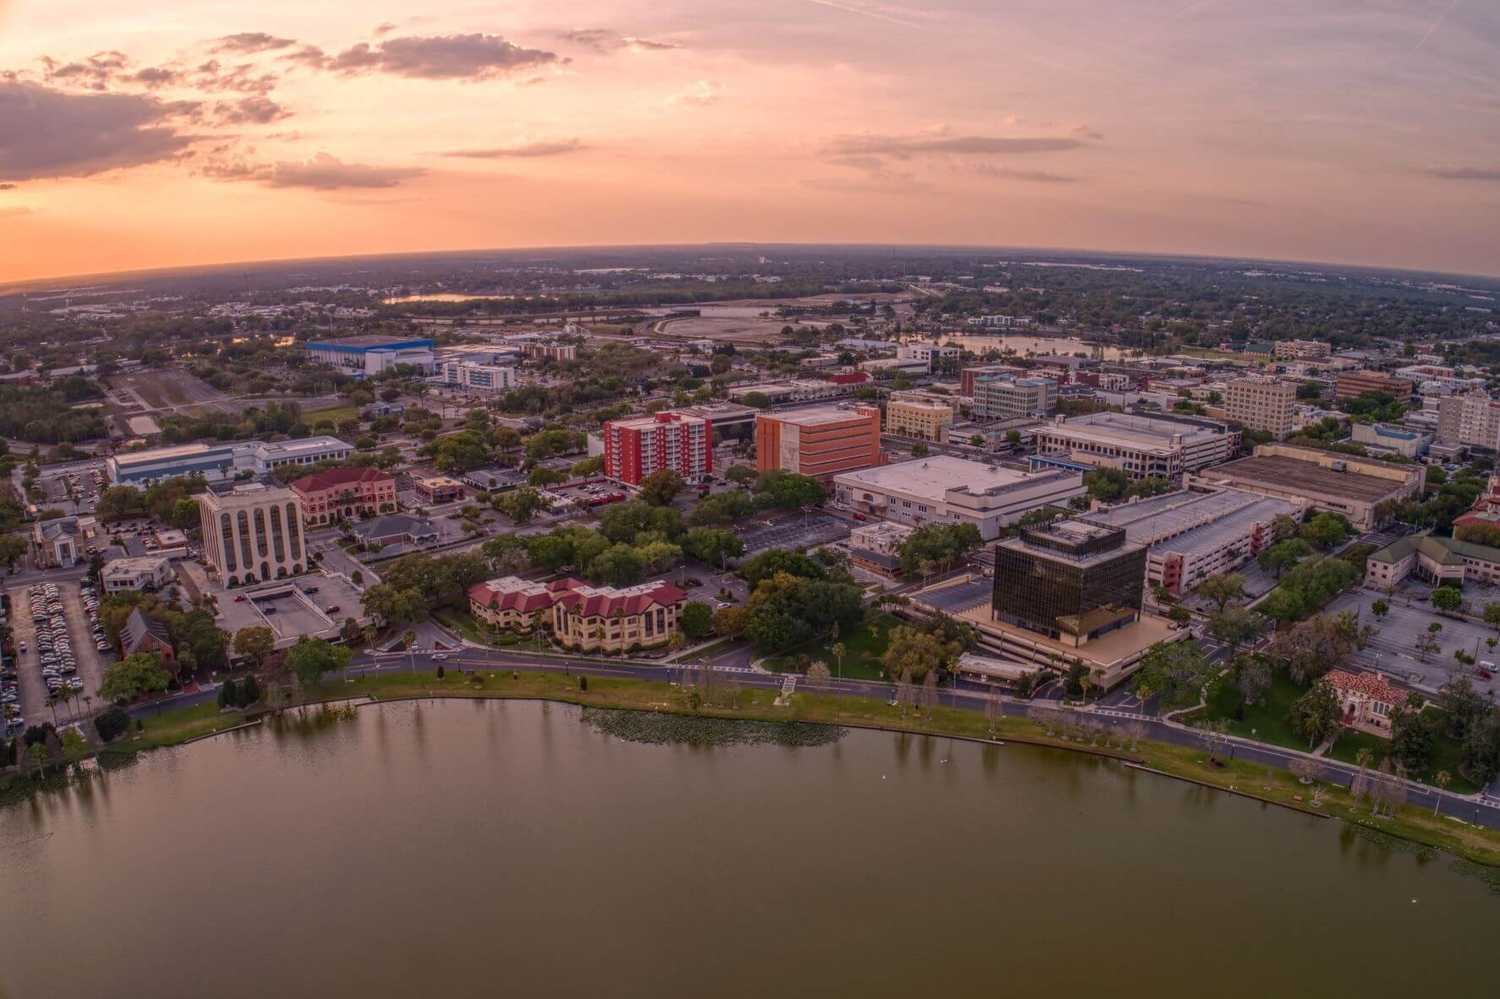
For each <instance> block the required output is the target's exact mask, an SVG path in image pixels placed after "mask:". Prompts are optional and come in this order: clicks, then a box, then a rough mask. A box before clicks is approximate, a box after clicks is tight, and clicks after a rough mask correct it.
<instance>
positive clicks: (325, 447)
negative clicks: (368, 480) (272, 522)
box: [240, 437, 354, 475]
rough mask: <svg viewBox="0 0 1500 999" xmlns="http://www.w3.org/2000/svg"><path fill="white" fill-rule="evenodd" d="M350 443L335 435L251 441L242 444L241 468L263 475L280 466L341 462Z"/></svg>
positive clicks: (349, 451) (350, 451) (352, 451)
mask: <svg viewBox="0 0 1500 999" xmlns="http://www.w3.org/2000/svg"><path fill="white" fill-rule="evenodd" d="M353 453H354V445H353V444H348V443H346V442H344V441H341V440H339V439H338V438H337V437H303V438H301V439H300V440H294V441H271V442H266V441H254V442H252V443H250V444H247V445H245V450H244V452H243V454H242V456H241V457H240V461H241V462H242V467H247V468H249V469H251V470H252V471H254V472H255V474H256V475H266V474H268V473H269V472H270V471H271V470H272V469H274V468H280V467H281V466H282V465H316V464H317V463H318V462H320V461H344V460H345V459H347V458H348V457H349V456H350V455H351V454H353Z"/></svg>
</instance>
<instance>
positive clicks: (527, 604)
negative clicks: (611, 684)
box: [469, 576, 687, 652]
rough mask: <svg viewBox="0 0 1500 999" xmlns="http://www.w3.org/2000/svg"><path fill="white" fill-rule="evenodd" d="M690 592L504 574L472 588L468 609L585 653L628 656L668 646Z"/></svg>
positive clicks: (667, 586) (659, 584)
mask: <svg viewBox="0 0 1500 999" xmlns="http://www.w3.org/2000/svg"><path fill="white" fill-rule="evenodd" d="M686 601H687V594H686V593H684V592H683V591H681V590H679V589H678V588H677V587H675V586H673V585H672V584H671V583H668V582H666V581H665V580H657V581H655V582H652V583H643V584H641V585H640V586H632V587H628V588H626V589H616V588H614V587H612V586H593V585H591V584H589V583H585V582H582V581H580V580H577V579H559V580H554V581H553V582H550V583H536V582H532V581H530V580H525V579H520V578H517V577H515V576H506V577H504V578H503V579H492V580H490V581H489V582H485V583H477V584H475V585H474V586H471V587H470V588H469V611H470V612H471V613H472V614H473V615H474V616H475V617H476V618H478V619H479V620H480V621H483V622H485V623H486V624H489V625H491V626H493V627H496V628H504V629H508V630H519V631H530V630H531V629H533V628H535V627H537V626H538V625H540V626H542V627H544V628H549V629H550V630H551V631H552V635H553V637H554V638H556V639H557V641H558V642H559V643H560V644H562V645H564V646H566V647H568V648H570V649H578V650H582V651H585V652H627V651H629V650H631V649H636V648H650V647H652V646H656V645H664V644H666V643H667V642H668V641H670V640H671V638H672V635H674V634H675V633H676V631H677V618H678V615H679V613H680V612H681V611H682V605H683V604H684V603H685V602H686Z"/></svg>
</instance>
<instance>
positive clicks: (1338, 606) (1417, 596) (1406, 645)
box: [1328, 585, 1500, 695]
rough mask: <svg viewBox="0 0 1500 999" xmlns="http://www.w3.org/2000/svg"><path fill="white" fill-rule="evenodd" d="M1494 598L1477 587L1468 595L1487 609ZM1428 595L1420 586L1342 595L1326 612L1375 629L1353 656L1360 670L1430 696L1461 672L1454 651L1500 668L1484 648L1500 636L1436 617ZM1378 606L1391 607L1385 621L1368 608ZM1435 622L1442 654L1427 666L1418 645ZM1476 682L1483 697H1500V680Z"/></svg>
mask: <svg viewBox="0 0 1500 999" xmlns="http://www.w3.org/2000/svg"><path fill="white" fill-rule="evenodd" d="M1491 592H1492V594H1493V596H1492V597H1489V596H1487V595H1486V594H1485V593H1484V592H1483V591H1481V590H1480V589H1479V588H1477V587H1467V588H1465V590H1464V595H1465V596H1466V597H1467V598H1468V599H1469V600H1470V601H1471V602H1473V603H1474V604H1476V605H1477V606H1479V607H1483V605H1484V604H1485V603H1487V602H1492V600H1493V601H1500V592H1496V591H1491ZM1427 593H1428V589H1427V587H1425V586H1416V585H1406V586H1403V587H1401V588H1399V589H1398V590H1397V591H1396V593H1395V594H1394V595H1392V596H1389V597H1387V596H1386V595H1385V594H1383V593H1380V592H1378V591H1376V590H1366V589H1359V590H1354V591H1352V592H1350V593H1345V594H1343V595H1341V596H1340V597H1339V598H1338V599H1336V600H1335V601H1333V603H1331V604H1329V605H1328V612H1329V613H1331V614H1337V613H1340V612H1343V611H1356V612H1357V613H1358V614H1359V620H1360V623H1361V624H1369V625H1374V626H1375V629H1376V630H1375V637H1374V638H1373V639H1372V640H1371V641H1370V643H1369V645H1368V646H1366V647H1365V648H1364V649H1362V650H1361V651H1360V652H1358V653H1356V654H1355V657H1354V659H1355V663H1356V664H1357V665H1359V666H1362V667H1364V668H1366V669H1372V670H1378V671H1379V672H1382V673H1388V674H1390V675H1391V677H1392V678H1393V679H1396V680H1399V681H1400V682H1402V683H1404V684H1408V685H1410V686H1414V687H1418V688H1420V689H1421V690H1422V691H1423V692H1425V693H1429V694H1430V693H1433V692H1435V691H1437V689H1438V688H1439V687H1441V686H1442V685H1443V684H1445V683H1447V682H1448V678H1449V676H1450V674H1451V673H1452V672H1453V670H1454V669H1455V668H1456V667H1457V666H1458V663H1457V661H1456V660H1455V659H1454V658H1453V653H1454V651H1456V650H1461V651H1463V652H1466V653H1468V654H1470V655H1473V656H1474V657H1475V659H1477V660H1481V661H1483V660H1490V661H1492V662H1500V655H1496V654H1495V653H1492V652H1491V651H1490V650H1489V646H1488V644H1487V643H1486V639H1490V638H1495V639H1500V632H1496V631H1495V629H1493V628H1490V627H1487V626H1485V625H1483V624H1475V623H1473V622H1471V621H1464V620H1461V619H1458V618H1452V617H1445V616H1442V615H1440V614H1437V613H1435V612H1434V611H1433V610H1432V605H1431V604H1428V603H1425V602H1424V601H1425V600H1426V599H1427ZM1377 600H1384V601H1385V602H1386V603H1387V605H1389V607H1390V611H1389V612H1388V613H1387V614H1386V615H1385V618H1384V619H1383V620H1382V619H1380V618H1377V617H1376V616H1375V615H1374V613H1373V612H1372V611H1371V610H1370V605H1371V604H1373V603H1374V602H1375V601H1377ZM1434 621H1435V622H1437V623H1439V624H1441V625H1442V626H1443V628H1442V630H1441V631H1440V632H1438V635H1437V639H1438V642H1439V644H1440V645H1441V646H1442V648H1441V651H1439V652H1434V653H1431V654H1429V655H1428V656H1427V657H1426V661H1423V658H1422V656H1421V655H1420V653H1418V651H1417V640H1418V638H1419V637H1420V636H1422V635H1425V634H1427V627H1428V625H1429V624H1431V623H1433V622H1434ZM1476 649H1477V653H1476ZM1497 652H1500V644H1497ZM1472 679H1473V681H1474V686H1475V688H1476V689H1477V690H1479V691H1480V692H1481V693H1482V692H1484V691H1490V692H1492V693H1494V694H1496V695H1500V679H1491V680H1483V679H1481V678H1479V677H1478V676H1474V677H1473V678H1472Z"/></svg>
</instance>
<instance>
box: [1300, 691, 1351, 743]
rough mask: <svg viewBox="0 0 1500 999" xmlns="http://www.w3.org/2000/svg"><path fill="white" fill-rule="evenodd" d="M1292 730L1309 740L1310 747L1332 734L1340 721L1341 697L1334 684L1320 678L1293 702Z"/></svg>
mask: <svg viewBox="0 0 1500 999" xmlns="http://www.w3.org/2000/svg"><path fill="white" fill-rule="evenodd" d="M1290 720H1291V723H1292V730H1293V731H1295V732H1296V733H1297V734H1298V735H1300V736H1302V737H1303V738H1304V739H1306V740H1307V745H1308V748H1309V749H1311V748H1313V747H1314V746H1317V745H1318V744H1319V743H1320V742H1322V741H1323V740H1324V739H1326V738H1328V736H1330V735H1332V734H1333V732H1334V730H1335V728H1336V727H1337V726H1338V722H1339V697H1338V694H1337V693H1336V692H1335V691H1334V689H1333V685H1332V684H1330V683H1329V682H1328V681H1327V680H1319V681H1318V682H1317V683H1315V684H1313V685H1312V688H1311V689H1310V690H1308V692H1307V693H1305V694H1303V695H1302V696H1301V697H1299V698H1297V699H1296V700H1295V701H1293V702H1292V710H1291V719H1290Z"/></svg>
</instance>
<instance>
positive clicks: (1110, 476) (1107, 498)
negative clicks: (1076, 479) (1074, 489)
mask: <svg viewBox="0 0 1500 999" xmlns="http://www.w3.org/2000/svg"><path fill="white" fill-rule="evenodd" d="M1083 484H1084V487H1085V488H1086V489H1088V493H1089V496H1090V497H1091V498H1092V499H1096V500H1098V501H1099V502H1101V503H1113V502H1115V501H1116V500H1119V499H1121V498H1123V497H1124V495H1125V491H1126V490H1127V489H1128V488H1130V478H1129V477H1128V476H1127V475H1126V474H1125V472H1124V471H1123V470H1122V469H1118V468H1096V469H1094V470H1092V471H1089V472H1085V473H1083Z"/></svg>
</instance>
